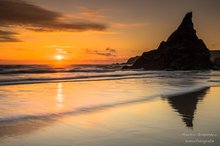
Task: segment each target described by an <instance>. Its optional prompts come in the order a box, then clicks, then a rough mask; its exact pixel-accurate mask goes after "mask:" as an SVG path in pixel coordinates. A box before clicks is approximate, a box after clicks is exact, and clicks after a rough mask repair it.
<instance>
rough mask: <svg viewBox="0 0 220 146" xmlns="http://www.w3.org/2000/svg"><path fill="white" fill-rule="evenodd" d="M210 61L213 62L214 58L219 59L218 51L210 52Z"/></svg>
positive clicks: (219, 52)
mask: <svg viewBox="0 0 220 146" xmlns="http://www.w3.org/2000/svg"><path fill="white" fill-rule="evenodd" d="M210 55H211V61H213V62H214V61H215V59H216V58H220V50H210Z"/></svg>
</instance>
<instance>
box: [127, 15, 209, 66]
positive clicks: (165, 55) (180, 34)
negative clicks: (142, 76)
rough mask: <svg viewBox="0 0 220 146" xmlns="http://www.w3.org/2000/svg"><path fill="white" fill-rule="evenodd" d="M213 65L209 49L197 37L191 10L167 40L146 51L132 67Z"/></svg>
mask: <svg viewBox="0 0 220 146" xmlns="http://www.w3.org/2000/svg"><path fill="white" fill-rule="evenodd" d="M211 67H212V63H211V61H210V53H209V50H208V48H207V47H206V45H205V43H204V42H203V41H202V40H201V39H199V38H198V37H197V35H196V30H195V29H194V27H193V22H192V12H189V13H187V14H186V15H185V17H184V19H183V21H182V23H181V24H180V26H179V27H178V28H177V30H176V31H174V32H173V33H172V34H171V35H170V37H169V38H168V39H167V41H166V42H165V41H162V42H161V43H160V45H159V47H158V48H157V49H156V50H151V51H149V52H144V53H143V54H142V56H141V57H140V58H139V59H137V61H136V62H135V63H134V64H133V66H132V67H131V68H134V69H136V68H144V69H146V70H170V69H171V70H200V69H210V68H211Z"/></svg>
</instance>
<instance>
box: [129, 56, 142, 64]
mask: <svg viewBox="0 0 220 146" xmlns="http://www.w3.org/2000/svg"><path fill="white" fill-rule="evenodd" d="M140 57H141V56H135V57H131V58H129V59H128V61H127V62H126V64H134V63H135V62H136V61H137V60H138V59H139V58H140Z"/></svg>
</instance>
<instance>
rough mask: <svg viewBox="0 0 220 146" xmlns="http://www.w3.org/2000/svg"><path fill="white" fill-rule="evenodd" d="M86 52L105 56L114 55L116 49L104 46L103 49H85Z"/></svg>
mask: <svg viewBox="0 0 220 146" xmlns="http://www.w3.org/2000/svg"><path fill="white" fill-rule="evenodd" d="M86 53H88V54H96V55H100V56H107V57H115V56H116V50H115V49H111V48H106V49H105V50H104V51H99V50H91V49H86Z"/></svg>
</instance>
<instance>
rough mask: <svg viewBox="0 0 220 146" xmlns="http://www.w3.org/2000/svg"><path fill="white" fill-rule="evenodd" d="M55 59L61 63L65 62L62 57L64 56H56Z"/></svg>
mask: <svg viewBox="0 0 220 146" xmlns="http://www.w3.org/2000/svg"><path fill="white" fill-rule="evenodd" d="M55 59H56V60H59V61H60V60H63V56H62V55H56V56H55Z"/></svg>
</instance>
